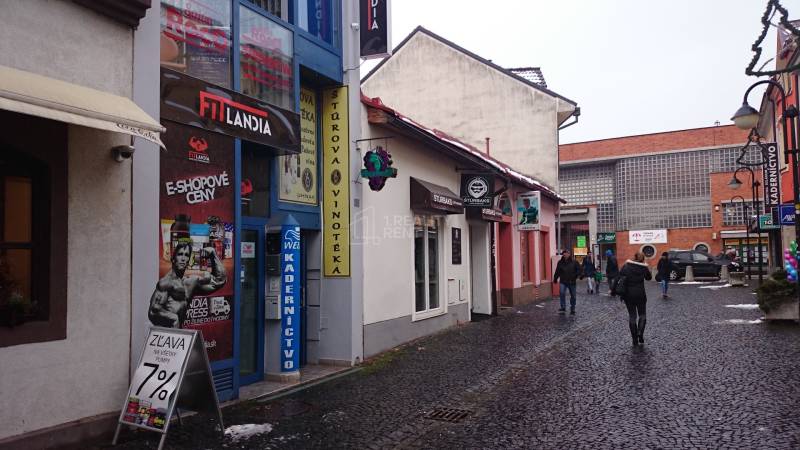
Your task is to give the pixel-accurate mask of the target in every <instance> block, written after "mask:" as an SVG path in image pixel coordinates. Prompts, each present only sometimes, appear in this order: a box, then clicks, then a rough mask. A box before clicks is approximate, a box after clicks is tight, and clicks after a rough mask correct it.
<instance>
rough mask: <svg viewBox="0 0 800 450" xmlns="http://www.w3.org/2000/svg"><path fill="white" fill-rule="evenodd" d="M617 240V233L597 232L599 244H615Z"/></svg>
mask: <svg viewBox="0 0 800 450" xmlns="http://www.w3.org/2000/svg"><path fill="white" fill-rule="evenodd" d="M615 242H617V233H614V232H611V233H597V243H598V244H614V243H615Z"/></svg>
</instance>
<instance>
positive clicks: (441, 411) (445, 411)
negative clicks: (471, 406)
mask: <svg viewBox="0 0 800 450" xmlns="http://www.w3.org/2000/svg"><path fill="white" fill-rule="evenodd" d="M470 414H472V411H470V410H468V409H456V408H434V410H433V411H431V412H429V413H428V415H426V416H425V417H426V418H428V419H432V420H441V421H442V422H451V423H456V422H461V421H462V420H464V419H466V417H467V416H469V415H470Z"/></svg>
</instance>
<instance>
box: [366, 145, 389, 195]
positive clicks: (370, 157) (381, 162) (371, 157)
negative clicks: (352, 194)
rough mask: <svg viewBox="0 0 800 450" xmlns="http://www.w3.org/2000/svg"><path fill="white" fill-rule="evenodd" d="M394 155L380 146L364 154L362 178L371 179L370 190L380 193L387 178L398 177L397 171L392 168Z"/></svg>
mask: <svg viewBox="0 0 800 450" xmlns="http://www.w3.org/2000/svg"><path fill="white" fill-rule="evenodd" d="M392 163H393V161H392V155H391V154H390V153H389V152H388V151H387V150H384V149H383V147H381V146H380V145H379V146H377V147H375V148H374V149H372V150H370V151H368V152H367V153H365V154H364V168H363V169H361V177H362V178H367V179H369V188H370V189H372V190H373V191H380V190H381V189H383V186H384V185H386V179H387V178H395V177H397V169H395V168H394V167H392Z"/></svg>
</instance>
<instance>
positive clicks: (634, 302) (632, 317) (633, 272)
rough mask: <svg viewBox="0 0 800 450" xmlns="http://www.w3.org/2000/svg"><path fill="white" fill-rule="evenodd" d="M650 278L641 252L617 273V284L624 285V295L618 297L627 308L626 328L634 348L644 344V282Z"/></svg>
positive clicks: (645, 309) (645, 297)
mask: <svg viewBox="0 0 800 450" xmlns="http://www.w3.org/2000/svg"><path fill="white" fill-rule="evenodd" d="M652 278H653V276H652V274H651V273H650V267H649V266H648V265H647V264H645V262H644V255H643V254H642V253H641V252H636V254H635V255H634V256H633V261H631V260H630V259H629V260H627V261H625V265H623V266H622V269H621V270H620V271H619V281H618V283H623V282H624V283H625V293H624V294H622V293H620V297H621V300H622V301H623V302H625V306H626V307H627V308H628V327H629V328H630V330H631V339H632V340H633V345H634V346H636V345H639V344H644V326H645V324H647V293H646V292H645V289H644V281H645V280H650V279H652ZM616 291H617V289H615V292H616ZM637 319H638V320H637Z"/></svg>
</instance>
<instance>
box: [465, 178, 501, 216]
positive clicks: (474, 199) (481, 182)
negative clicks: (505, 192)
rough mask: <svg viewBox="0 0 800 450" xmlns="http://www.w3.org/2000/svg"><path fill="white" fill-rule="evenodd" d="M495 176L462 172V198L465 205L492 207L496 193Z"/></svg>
mask: <svg viewBox="0 0 800 450" xmlns="http://www.w3.org/2000/svg"><path fill="white" fill-rule="evenodd" d="M493 191H494V176H492V175H483V174H461V198H462V199H463V201H464V206H467V207H476V208H491V207H492V200H493V198H492V194H493V193H494V192H493Z"/></svg>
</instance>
